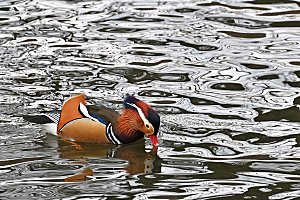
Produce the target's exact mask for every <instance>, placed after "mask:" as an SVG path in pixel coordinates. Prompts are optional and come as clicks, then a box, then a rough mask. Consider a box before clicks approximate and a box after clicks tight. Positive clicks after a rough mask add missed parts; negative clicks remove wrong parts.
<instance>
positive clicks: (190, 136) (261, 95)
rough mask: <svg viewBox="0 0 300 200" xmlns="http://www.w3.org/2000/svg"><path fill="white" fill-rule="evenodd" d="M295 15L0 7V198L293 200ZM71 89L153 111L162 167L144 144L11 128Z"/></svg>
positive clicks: (231, 4)
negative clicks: (84, 144) (90, 144)
mask: <svg viewBox="0 0 300 200" xmlns="http://www.w3.org/2000/svg"><path fill="white" fill-rule="evenodd" d="M299 6H300V4H299V2H297V1H292V0H291V1H285V2H284V3H283V2H281V1H263V0H250V1H222V0H221V1H210V0H205V1H198V2H197V1H192V0H185V1H175V0H160V1H157V0H151V1H147V2H142V1H126V0H124V1H107V0H104V1H92V0H91V1H90V0H89V1H77V0H51V1H46V0H7V1H3V2H0V27H1V28H0V53H1V54H0V59H1V64H0V93H1V95H0V102H1V106H0V127H1V131H0V138H1V140H0V144H1V152H2V154H1V155H0V197H1V198H17V199H21V198H25V199H26V198H37V199H39V198H66V199H81V198H93V197H95V198H96V197H97V198H101V197H103V198H105V197H108V198H131V199H133V198H135V199H147V198H150V199H151V198H152V199H157V198H166V199H170V198H172V199H176V198H177V199H211V198H224V199H226V198H228V199H231V198H259V199H267V198H269V199H297V198H298V196H299V193H300V189H299V180H300V176H299V164H300V163H299V162H300V161H299V156H300V149H299V143H298V141H299V137H298V134H299V133H300V124H299V121H300V120H299V116H300V110H299V107H298V104H299V102H300V101H299V99H300V93H299V87H300V70H299V65H300V61H299V50H300V49H299V41H300V35H299V31H300V21H299V20H298V19H299V16H298V15H299V13H300V11H299ZM71 92H84V93H86V95H87V97H88V99H89V101H91V102H94V103H99V104H105V105H108V106H112V107H113V108H115V109H120V107H121V99H122V97H124V96H125V95H126V94H127V93H129V94H134V95H136V96H139V97H140V98H142V99H143V100H145V101H147V102H149V103H150V104H151V105H152V106H153V107H155V108H156V109H157V110H158V111H159V112H160V113H161V115H162V118H163V120H162V122H163V124H162V128H161V136H160V137H161V140H162V143H161V144H160V147H159V151H158V156H159V157H155V158H154V157H152V156H149V154H147V153H146V152H144V150H143V148H146V150H147V151H148V150H150V149H149V148H150V145H149V144H148V143H146V147H140V146H139V147H138V149H136V148H135V149H134V148H130V149H126V147H124V148H125V149H122V148H123V147H122V148H121V149H118V148H117V149H115V148H112V149H111V148H108V149H107V148H104V147H97V148H96V147H95V148H96V149H97V151H96V150H95V149H93V150H86V151H78V150H76V149H75V148H74V147H73V146H72V145H68V144H61V141H58V140H56V139H55V138H52V137H51V136H48V135H45V133H44V132H43V131H40V129H39V128H38V127H36V126H33V125H32V124H28V123H27V122H24V121H23V120H22V118H21V117H20V116H22V115H24V114H28V113H37V112H42V111H49V110H53V109H57V108H59V107H60V105H61V103H62V101H63V100H64V99H66V98H67V97H68V96H69V94H70V93H71ZM137 151H142V153H141V154H140V153H138V152H137ZM72 152H74V153H72ZM126 152H128V153H126ZM128 154H131V155H132V156H131V157H130V155H128ZM133 155H134V156H135V159H137V160H138V162H136V160H134V161H133V160H132V157H134V156H133ZM85 168H88V169H92V171H93V172H94V174H93V175H91V176H88V177H87V179H86V180H85V181H82V182H72V183H68V182H66V180H69V179H66V178H67V177H69V176H70V175H72V174H76V173H78V172H80V171H82V170H83V169H85ZM149 172H151V173H149Z"/></svg>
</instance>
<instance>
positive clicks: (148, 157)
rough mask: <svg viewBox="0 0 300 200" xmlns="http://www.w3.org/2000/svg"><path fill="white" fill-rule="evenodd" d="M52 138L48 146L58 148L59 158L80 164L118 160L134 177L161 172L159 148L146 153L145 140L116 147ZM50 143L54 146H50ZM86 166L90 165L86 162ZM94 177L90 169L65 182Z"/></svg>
mask: <svg viewBox="0 0 300 200" xmlns="http://www.w3.org/2000/svg"><path fill="white" fill-rule="evenodd" d="M50 137H51V136H48V137H47V138H48V139H46V140H48V142H47V143H48V145H51V146H52V147H53V145H55V146H57V149H58V152H59V156H60V157H61V158H64V159H70V160H74V161H76V160H78V162H80V163H82V164H84V162H85V160H86V161H87V160H88V159H90V158H116V159H121V160H125V161H127V162H128V165H127V166H126V167H125V170H126V171H127V172H128V173H129V174H132V175H134V174H142V173H159V172H161V163H162V159H161V158H160V157H159V156H158V155H157V150H158V147H153V149H152V150H151V151H150V152H146V151H145V141H143V140H141V141H138V142H135V143H131V144H126V145H120V146H115V145H103V144H102V145H99V144H86V143H85V144H81V143H74V142H67V141H63V140H60V139H57V138H53V137H51V138H50ZM49 140H51V141H49ZM53 141H56V144H53ZM45 142H46V141H45ZM49 142H51V143H52V144H49ZM83 161H84V162H83ZM78 162H77V163H78ZM85 164H88V163H87V162H86V163H85ZM92 175H93V171H92V170H91V169H90V168H86V169H84V170H83V171H82V172H80V173H78V174H75V175H74V176H72V177H69V178H67V179H66V180H65V181H84V180H86V177H87V176H92Z"/></svg>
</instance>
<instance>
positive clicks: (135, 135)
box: [116, 96, 160, 146]
mask: <svg viewBox="0 0 300 200" xmlns="http://www.w3.org/2000/svg"><path fill="white" fill-rule="evenodd" d="M123 105H124V109H123V111H122V114H121V115H120V117H119V118H118V120H117V127H116V128H117V132H119V137H120V139H121V140H123V141H125V142H132V141H135V140H138V139H141V138H143V137H144V135H146V136H147V137H149V138H150V140H151V143H152V145H153V146H158V141H157V134H158V130H159V126H160V117H159V115H158V113H157V112H156V111H155V110H154V109H153V108H151V106H149V105H148V104H146V103H145V102H143V101H141V100H139V99H137V98H135V97H133V96H127V97H126V98H125V100H124V102H123Z"/></svg>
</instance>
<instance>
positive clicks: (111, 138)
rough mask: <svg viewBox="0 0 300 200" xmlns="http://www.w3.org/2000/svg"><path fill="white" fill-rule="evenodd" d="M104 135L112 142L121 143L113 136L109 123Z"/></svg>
mask: <svg viewBox="0 0 300 200" xmlns="http://www.w3.org/2000/svg"><path fill="white" fill-rule="evenodd" d="M106 137H107V138H108V140H109V141H110V142H111V143H113V144H122V142H120V140H118V138H117V137H116V136H115V134H114V132H113V128H112V125H111V123H109V124H108V125H107V126H106Z"/></svg>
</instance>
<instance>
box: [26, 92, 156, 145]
mask: <svg viewBox="0 0 300 200" xmlns="http://www.w3.org/2000/svg"><path fill="white" fill-rule="evenodd" d="M123 104H124V109H123V110H122V112H121V113H118V112H116V111H114V110H112V109H110V108H106V107H95V106H87V105H86V100H85V96H84V95H82V94H81V95H76V96H73V97H70V98H69V99H67V100H66V101H65V102H64V103H63V105H62V109H61V111H60V112H51V113H45V114H42V115H31V116H26V117H24V118H25V119H26V120H28V121H31V122H34V123H39V124H43V125H44V127H45V128H46V130H47V132H49V133H52V134H54V135H57V136H59V137H61V138H62V139H64V140H68V141H72V142H91V143H101V144H117V145H119V144H127V143H131V142H135V141H137V140H140V139H142V138H144V136H145V135H146V136H148V137H149V138H150V139H151V142H152V144H153V145H154V146H157V145H158V142H157V133H158V129H159V126H160V117H159V115H158V113H157V112H156V111H155V110H154V109H153V108H151V107H150V106H149V105H148V104H146V103H145V102H143V101H140V100H138V99H137V98H135V97H133V96H127V97H126V98H125V100H124V102H123Z"/></svg>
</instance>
